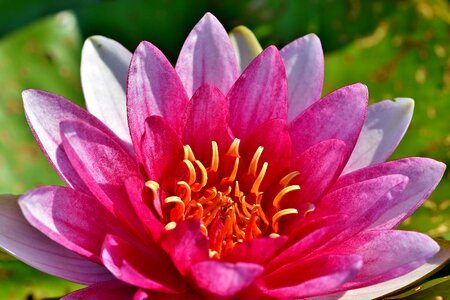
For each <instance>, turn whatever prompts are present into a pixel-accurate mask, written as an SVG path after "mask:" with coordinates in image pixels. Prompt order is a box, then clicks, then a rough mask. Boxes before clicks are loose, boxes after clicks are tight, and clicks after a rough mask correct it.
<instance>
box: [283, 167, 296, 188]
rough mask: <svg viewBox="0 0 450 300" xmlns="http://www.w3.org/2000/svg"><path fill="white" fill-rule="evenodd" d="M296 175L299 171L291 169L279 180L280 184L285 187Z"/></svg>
mask: <svg viewBox="0 0 450 300" xmlns="http://www.w3.org/2000/svg"><path fill="white" fill-rule="evenodd" d="M298 175H300V172H299V171H293V172H291V173H289V174H287V175H286V176H284V177H283V178H282V179H281V180H280V184H281V185H282V186H284V187H286V186H287V185H288V184H289V182H291V180H292V179H294V178H295V177H297V176H298Z"/></svg>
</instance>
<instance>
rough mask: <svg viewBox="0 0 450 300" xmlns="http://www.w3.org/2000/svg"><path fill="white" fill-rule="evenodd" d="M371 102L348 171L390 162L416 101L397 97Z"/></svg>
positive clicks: (346, 170) (348, 164)
mask: <svg viewBox="0 0 450 300" xmlns="http://www.w3.org/2000/svg"><path fill="white" fill-rule="evenodd" d="M395 100H396V101H390V100H384V101H381V102H379V103H376V104H373V105H370V106H369V107H368V109H367V116H366V120H365V122H364V126H363V129H362V130H361V134H360V135H359V139H358V141H357V143H356V146H355V149H354V150H353V153H352V155H351V157H350V160H349V161H348V163H347V166H346V167H345V169H344V174H345V173H349V172H352V171H355V170H358V169H361V168H364V167H367V166H370V165H373V164H377V163H381V162H384V161H386V160H387V159H388V158H389V156H390V155H391V154H392V152H393V151H394V149H395V148H396V147H397V145H398V144H399V142H400V140H401V139H402V138H403V135H404V134H405V132H406V129H407V128H408V126H409V123H410V122H411V118H412V115H413V111H414V100H413V99H410V98H396V99H395Z"/></svg>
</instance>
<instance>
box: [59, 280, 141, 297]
mask: <svg viewBox="0 0 450 300" xmlns="http://www.w3.org/2000/svg"><path fill="white" fill-rule="evenodd" d="M136 290H137V288H136V287H133V286H130V285H128V284H126V283H124V282H122V281H120V280H111V281H107V282H102V283H97V284H94V285H91V286H89V287H87V288H84V289H81V290H78V291H75V292H73V293H70V294H68V295H67V296H65V297H62V298H61V300H86V299H89V300H104V299H108V300H124V299H131V298H132V297H133V295H134V294H135V293H136Z"/></svg>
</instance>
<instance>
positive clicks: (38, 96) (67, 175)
mask: <svg viewBox="0 0 450 300" xmlns="http://www.w3.org/2000/svg"><path fill="white" fill-rule="evenodd" d="M22 97H23V105H24V109H25V114H26V117H27V120H28V124H29V125H30V128H31V131H32V132H33V135H34V137H35V138H36V140H37V142H38V143H39V145H40V147H41V149H42V151H43V152H44V154H45V155H46V156H47V158H48V160H49V161H50V163H51V164H52V165H53V167H54V168H55V170H56V171H57V172H58V174H59V175H60V176H61V178H62V179H63V180H64V181H65V182H66V183H67V185H69V186H70V187H73V188H76V189H80V190H82V191H84V192H87V193H89V189H88V188H87V187H86V185H85V184H84V182H83V181H82V180H81V178H80V177H79V175H78V174H77V172H76V171H75V170H74V169H73V166H72V164H71V163H70V161H69V159H68V158H67V154H66V152H65V151H64V149H63V148H62V146H61V145H62V140H61V136H60V128H59V125H60V123H61V122H62V121H64V120H68V119H71V120H77V119H80V120H86V122H88V123H90V124H95V126H97V127H99V128H102V129H104V130H109V129H107V128H106V126H105V125H104V124H102V123H101V122H100V121H99V120H97V119H96V118H95V117H94V116H93V115H91V114H89V113H88V112H87V111H85V110H84V109H82V108H80V107H79V106H77V105H76V104H74V103H72V102H70V101H69V100H67V99H64V98H63V97H61V96H58V95H54V94H51V93H48V92H44V91H39V90H26V91H24V92H23V93H22Z"/></svg>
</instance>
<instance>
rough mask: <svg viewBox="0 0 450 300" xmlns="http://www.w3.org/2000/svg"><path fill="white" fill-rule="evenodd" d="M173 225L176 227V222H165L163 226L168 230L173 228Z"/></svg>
mask: <svg viewBox="0 0 450 300" xmlns="http://www.w3.org/2000/svg"><path fill="white" fill-rule="evenodd" d="M175 227H177V223H176V222H169V223H167V224H166V226H164V229H165V230H167V231H169V230H172V229H175Z"/></svg>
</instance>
